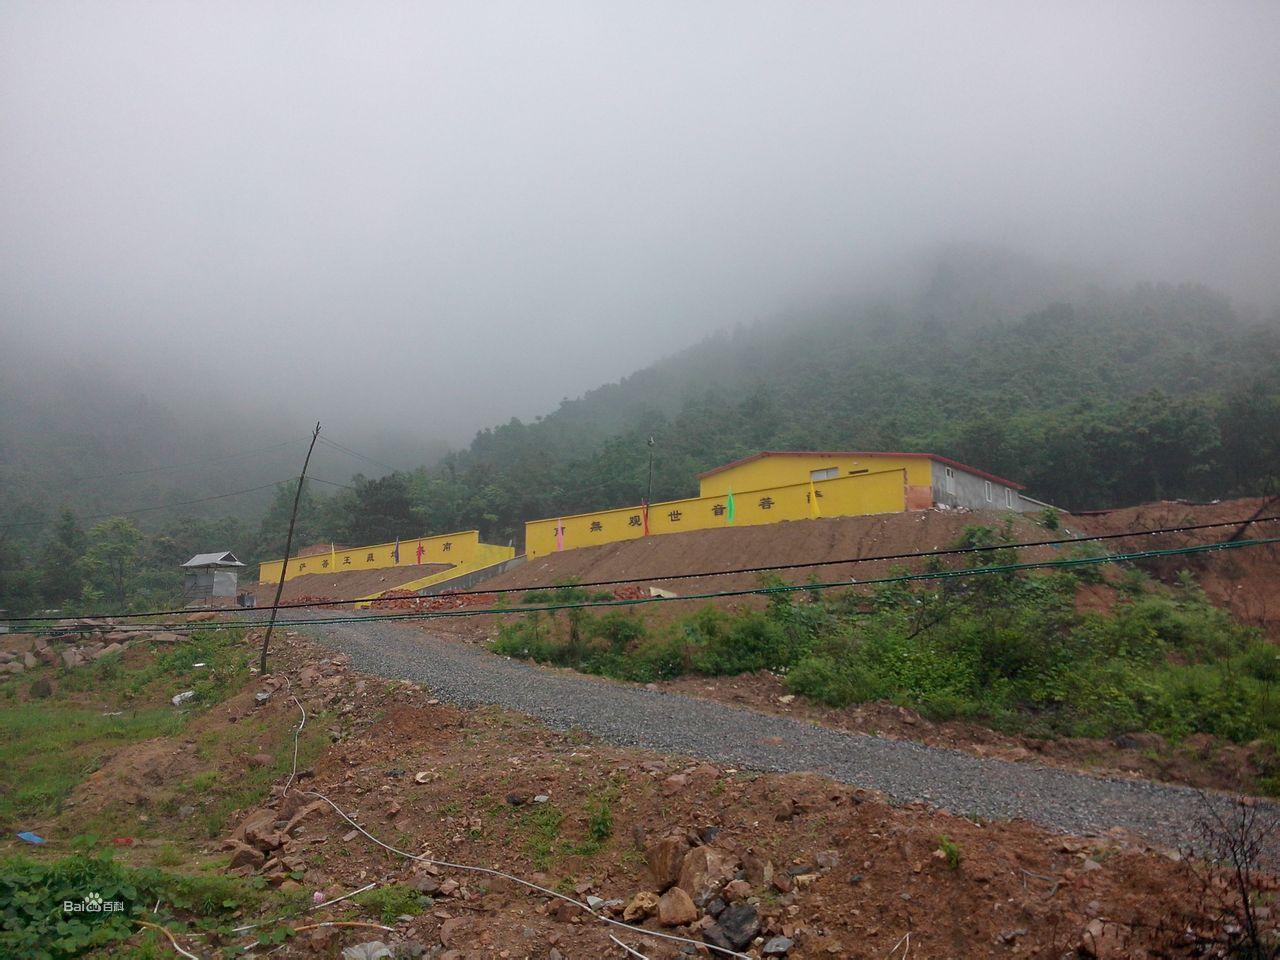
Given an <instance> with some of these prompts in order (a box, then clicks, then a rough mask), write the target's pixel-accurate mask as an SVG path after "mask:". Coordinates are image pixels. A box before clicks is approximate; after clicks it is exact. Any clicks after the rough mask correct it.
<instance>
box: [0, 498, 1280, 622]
mask: <svg viewBox="0 0 1280 960" xmlns="http://www.w3.org/2000/svg"><path fill="white" fill-rule="evenodd" d="M308 479H314V478H308ZM286 482H291V481H286ZM1277 520H1280V515H1277V516H1267V517H1252V518H1250V517H1245V518H1238V519H1235V520H1222V521H1217V522H1214V523H1196V524H1184V525H1181V526H1173V527H1155V528H1151V529H1147V530H1133V531H1129V532H1126V533H1104V534H1097V535H1095V536H1092V537H1065V538H1061V539H1057V540H1031V541H1021V542H1018V543H1001V544H986V545H982V546H971V547H950V548H947V549H943V550H917V551H912V552H905V553H885V554H876V555H872V556H866V557H846V558H843V559H838V560H811V561H805V562H796V563H775V564H767V565H763V566H754V567H738V568H735V569H731V570H707V571H701V572H696V573H673V574H662V575H655V576H646V577H625V578H622V579H615V580H590V581H586V582H580V583H573V584H554V583H553V584H538V585H533V586H520V587H494V588H492V589H489V590H481V589H476V590H453V591H450V592H449V594H448V596H451V597H466V596H480V595H485V594H510V593H530V592H533V591H536V590H555V589H559V588H561V587H565V586H572V587H579V588H587V587H614V586H621V585H624V584H633V583H655V582H668V581H673V580H694V579H708V578H711V577H727V576H733V575H736V574H744V573H773V572H776V571H779V570H807V569H810V568H813V567H831V566H842V565H846V564H856V563H876V562H883V561H886V560H916V559H925V558H929V557H947V556H964V555H967V554H978V553H991V552H994V551H997V550H1024V549H1029V548H1031V547H1052V546H1064V545H1069V544H1076V543H1094V542H1100V541H1104V540H1121V539H1125V538H1128V537H1144V536H1159V535H1162V534H1169V533H1191V532H1195V531H1199V530H1213V529H1218V528H1221V527H1236V526H1241V525H1242V524H1243V525H1248V524H1253V523H1274V522H1276V521H1277ZM290 559H293V558H290ZM864 582H865V581H864ZM366 600H368V598H367V597H352V598H348V599H345V600H307V601H303V602H298V603H282V604H280V606H279V607H278V609H280V610H293V609H300V608H309V607H336V606H344V605H345V604H348V603H360V602H364V601H366ZM368 602H370V603H376V602H377V601H376V599H375V600H369V601H368ZM205 609H206V611H207V612H211V613H242V612H243V610H244V608H242V607H209V608H205ZM263 609H266V608H263ZM190 612H191V611H190V610H188V609H187V608H185V607H183V608H175V609H170V610H149V611H143V612H141V613H120V614H111V613H100V614H85V615H84V617H85V618H88V619H93V618H95V617H103V618H106V617H111V618H114V619H117V620H119V619H138V618H145V617H164V616H178V615H181V614H186V613H190ZM41 619H45V618H42V617H0V623H17V622H27V621H34V620H41Z"/></svg>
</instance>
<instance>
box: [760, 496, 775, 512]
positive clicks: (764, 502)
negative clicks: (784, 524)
mask: <svg viewBox="0 0 1280 960" xmlns="http://www.w3.org/2000/svg"><path fill="white" fill-rule="evenodd" d="M760 509H761V510H772V509H773V497H761V498H760Z"/></svg>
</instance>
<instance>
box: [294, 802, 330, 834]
mask: <svg viewBox="0 0 1280 960" xmlns="http://www.w3.org/2000/svg"><path fill="white" fill-rule="evenodd" d="M328 809H329V804H327V803H325V802H324V801H323V800H312V801H311V802H310V803H308V804H307V805H306V806H305V807H303V808H302V809H301V810H299V811H298V812H297V813H295V814H294V815H293V816H292V817H290V818H289V822H288V823H286V824H285V826H284V832H285V833H293V831H294V830H296V829H297V828H298V825H299V824H300V823H302V821H303V820H308V819H310V818H311V817H314V816H316V815H317V814H321V813H325V812H327V811H328Z"/></svg>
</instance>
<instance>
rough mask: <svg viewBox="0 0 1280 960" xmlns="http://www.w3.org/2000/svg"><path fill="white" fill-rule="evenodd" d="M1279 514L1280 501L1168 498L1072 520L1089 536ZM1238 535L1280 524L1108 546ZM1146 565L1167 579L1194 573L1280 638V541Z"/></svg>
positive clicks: (1275, 532)
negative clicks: (1197, 501)
mask: <svg viewBox="0 0 1280 960" xmlns="http://www.w3.org/2000/svg"><path fill="white" fill-rule="evenodd" d="M1259 511H1261V512H1260V513H1259ZM1277 514H1280V499H1270V500H1268V499H1265V498H1262V497H1251V498H1246V499H1241V500H1223V501H1221V502H1219V503H1209V504H1191V503H1180V502H1177V501H1170V500H1162V501H1160V502H1158V503H1147V504H1143V505H1142V506H1138V507H1126V508H1124V509H1122V510H1112V511H1110V512H1108V513H1104V514H1095V515H1090V516H1080V517H1072V518H1071V521H1072V525H1073V526H1076V525H1078V526H1079V527H1080V528H1081V529H1082V530H1084V531H1086V532H1087V533H1089V534H1108V533H1124V532H1125V531H1128V530H1151V529H1155V528H1160V527H1173V526H1189V525H1195V524H1201V523H1221V522H1223V521H1226V520H1236V519H1239V518H1247V517H1252V516H1255V515H1259V516H1264V517H1268V516H1275V515H1277ZM1237 534H1238V536H1237ZM1233 536H1235V537H1236V539H1250V540H1253V539H1266V538H1268V537H1277V536H1280V523H1277V522H1271V523H1252V524H1249V525H1248V526H1244V527H1223V528H1220V529H1215V530H1193V531H1190V532H1188V533H1166V534H1158V535H1155V536H1138V537H1134V538H1132V539H1129V538H1122V539H1119V540H1113V541H1110V542H1109V544H1108V549H1109V550H1112V551H1119V550H1152V549H1165V548H1169V547H1183V546H1191V545H1193V544H1199V543H1214V542H1217V541H1222V540H1228V539H1231V538H1232V537H1233ZM1141 566H1142V568H1143V569H1144V570H1146V571H1147V572H1148V573H1150V574H1151V575H1153V576H1155V577H1158V578H1159V579H1161V580H1164V581H1173V580H1174V579H1176V578H1177V576H1178V574H1179V573H1180V572H1181V571H1183V570H1189V571H1191V573H1193V574H1194V575H1195V578H1196V581H1197V582H1198V583H1199V584H1200V586H1201V587H1203V588H1204V591H1205V593H1207V594H1208V596H1209V599H1210V600H1212V601H1213V602H1214V603H1217V604H1220V605H1222V606H1225V607H1227V608H1228V609H1229V610H1230V611H1231V612H1232V614H1234V615H1235V616H1236V618H1237V619H1239V620H1240V621H1241V622H1242V623H1248V624H1252V625H1253V626H1257V627H1261V628H1262V629H1263V630H1265V631H1266V633H1267V635H1268V636H1269V637H1270V638H1271V639H1272V640H1280V544H1271V545H1268V546H1261V547H1247V548H1244V549H1241V550H1232V551H1228V552H1223V553H1206V554H1192V555H1190V556H1178V557H1168V558H1157V559H1153V560H1145V561H1142V562H1141Z"/></svg>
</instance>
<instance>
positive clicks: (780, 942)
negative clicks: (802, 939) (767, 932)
mask: <svg viewBox="0 0 1280 960" xmlns="http://www.w3.org/2000/svg"><path fill="white" fill-rule="evenodd" d="M793 946H795V941H794V940H792V939H791V938H790V937H774V938H773V939H772V940H770V941H769V942H768V943H766V944H765V945H764V949H763V950H762V951H761V953H763V954H764V955H765V956H766V957H781V956H784V955H785V954H786V953H787V952H788V951H789V950H790V949H791V948H792V947H793Z"/></svg>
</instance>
